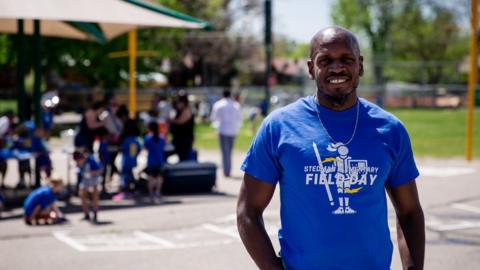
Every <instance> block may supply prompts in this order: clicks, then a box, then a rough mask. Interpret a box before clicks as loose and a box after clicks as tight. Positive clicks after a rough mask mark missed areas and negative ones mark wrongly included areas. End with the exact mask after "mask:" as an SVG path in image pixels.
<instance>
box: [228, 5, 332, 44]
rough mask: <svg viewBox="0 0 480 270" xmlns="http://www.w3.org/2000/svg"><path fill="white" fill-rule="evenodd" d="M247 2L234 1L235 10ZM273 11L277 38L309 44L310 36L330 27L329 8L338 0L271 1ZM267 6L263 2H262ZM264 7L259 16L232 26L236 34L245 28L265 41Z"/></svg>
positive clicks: (249, 16) (252, 15)
mask: <svg viewBox="0 0 480 270" xmlns="http://www.w3.org/2000/svg"><path fill="white" fill-rule="evenodd" d="M244 1H245V0H234V1H233V5H232V6H233V9H238V6H239V5H241V4H242V3H244ZM271 1H272V9H273V31H274V34H275V35H285V36H287V37H289V38H290V39H292V40H294V41H296V42H299V43H309V42H310V39H311V37H312V36H313V35H314V34H315V33H316V32H317V31H318V30H320V29H321V28H323V27H325V26H328V25H331V24H332V20H331V18H330V6H331V5H332V3H333V2H334V1H335V0H271ZM260 2H261V3H262V5H263V3H264V0H260ZM264 24H265V23H264V15H263V7H262V11H261V12H260V14H251V15H245V14H244V15H242V16H239V17H237V20H236V21H235V23H234V26H233V27H232V30H233V32H242V31H244V30H245V28H247V29H250V31H251V32H252V33H253V34H254V35H255V36H258V37H261V38H263V30H264Z"/></svg>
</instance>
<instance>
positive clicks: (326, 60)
mask: <svg viewBox="0 0 480 270" xmlns="http://www.w3.org/2000/svg"><path fill="white" fill-rule="evenodd" d="M329 62H330V61H329V60H328V59H320V60H319V61H318V64H319V65H321V66H325V65H327V64H328V63H329Z"/></svg>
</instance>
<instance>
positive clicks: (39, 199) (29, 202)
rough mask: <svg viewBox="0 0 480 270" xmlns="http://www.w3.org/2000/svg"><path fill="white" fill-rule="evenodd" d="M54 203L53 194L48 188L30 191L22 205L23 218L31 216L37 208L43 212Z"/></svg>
mask: <svg viewBox="0 0 480 270" xmlns="http://www.w3.org/2000/svg"><path fill="white" fill-rule="evenodd" d="M54 202H55V194H54V193H53V190H52V188H51V187H49V186H43V187H39V188H37V189H35V190H34V191H32V192H31V193H30V194H29V195H28V197H27V198H26V199H25V202H24V203H23V209H24V210H25V216H31V215H32V214H33V211H34V210H35V208H36V207H37V206H40V209H41V210H43V209H45V208H46V207H47V206H49V205H51V204H52V203H54Z"/></svg>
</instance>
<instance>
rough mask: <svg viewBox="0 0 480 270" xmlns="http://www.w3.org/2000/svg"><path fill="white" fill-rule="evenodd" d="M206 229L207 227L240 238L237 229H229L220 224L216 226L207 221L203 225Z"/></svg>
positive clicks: (212, 230)
mask: <svg viewBox="0 0 480 270" xmlns="http://www.w3.org/2000/svg"><path fill="white" fill-rule="evenodd" d="M202 227H203V228H204V229H207V230H209V231H211V232H215V233H218V234H222V235H226V236H229V237H232V238H235V239H240V236H239V235H238V233H237V231H236V230H235V231H234V230H229V229H224V228H221V227H218V226H215V225H213V224H209V223H205V224H203V225H202Z"/></svg>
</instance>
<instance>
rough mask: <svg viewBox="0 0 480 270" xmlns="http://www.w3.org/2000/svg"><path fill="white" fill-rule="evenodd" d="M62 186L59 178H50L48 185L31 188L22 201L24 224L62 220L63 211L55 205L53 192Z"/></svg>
mask: <svg viewBox="0 0 480 270" xmlns="http://www.w3.org/2000/svg"><path fill="white" fill-rule="evenodd" d="M62 188H63V182H62V180H61V179H50V181H49V184H48V185H45V186H42V187H39V188H37V189H35V190H33V191H32V192H31V193H30V194H29V195H28V196H27V198H26V199H25V202H24V203H23V209H24V220H25V224H27V225H36V224H40V225H41V224H48V223H55V222H57V221H64V220H65V219H64V218H63V213H62V212H61V211H60V209H58V207H57V206H56V205H55V201H56V198H55V193H58V192H60V191H61V190H62Z"/></svg>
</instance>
